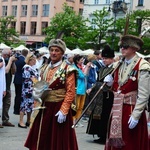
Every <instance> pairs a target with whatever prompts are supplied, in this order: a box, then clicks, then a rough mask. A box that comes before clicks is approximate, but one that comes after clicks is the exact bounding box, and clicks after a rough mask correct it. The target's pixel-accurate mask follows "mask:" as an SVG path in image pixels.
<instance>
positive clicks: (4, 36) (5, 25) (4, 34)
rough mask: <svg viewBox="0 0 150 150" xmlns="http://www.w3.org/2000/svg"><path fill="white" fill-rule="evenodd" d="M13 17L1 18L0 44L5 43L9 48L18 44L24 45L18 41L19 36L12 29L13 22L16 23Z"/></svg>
mask: <svg viewBox="0 0 150 150" xmlns="http://www.w3.org/2000/svg"><path fill="white" fill-rule="evenodd" d="M15 21H16V20H15V19H14V17H13V16H7V17H1V18H0V42H3V43H5V44H7V45H9V46H11V45H12V44H14V43H15V42H17V44H20V43H22V41H20V40H17V38H18V37H19V34H18V33H17V32H16V31H15V29H14V28H11V22H15Z"/></svg>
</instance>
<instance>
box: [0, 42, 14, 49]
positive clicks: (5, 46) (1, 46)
mask: <svg viewBox="0 0 150 150" xmlns="http://www.w3.org/2000/svg"><path fill="white" fill-rule="evenodd" d="M4 48H11V47H9V46H7V45H6V44H4V43H1V44H0V49H4Z"/></svg>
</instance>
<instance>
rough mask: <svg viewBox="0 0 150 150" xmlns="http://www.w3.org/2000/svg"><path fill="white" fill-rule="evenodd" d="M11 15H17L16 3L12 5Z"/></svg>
mask: <svg viewBox="0 0 150 150" xmlns="http://www.w3.org/2000/svg"><path fill="white" fill-rule="evenodd" d="M12 15H13V16H17V5H13V6H12Z"/></svg>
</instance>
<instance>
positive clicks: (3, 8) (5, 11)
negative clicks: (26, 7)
mask: <svg viewBox="0 0 150 150" xmlns="http://www.w3.org/2000/svg"><path fill="white" fill-rule="evenodd" d="M2 13H3V14H2V15H3V16H7V6H3V7H2Z"/></svg>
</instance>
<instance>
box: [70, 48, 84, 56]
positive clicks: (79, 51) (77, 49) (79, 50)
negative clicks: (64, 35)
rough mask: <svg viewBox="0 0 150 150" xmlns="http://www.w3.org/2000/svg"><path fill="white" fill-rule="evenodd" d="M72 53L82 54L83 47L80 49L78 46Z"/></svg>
mask: <svg viewBox="0 0 150 150" xmlns="http://www.w3.org/2000/svg"><path fill="white" fill-rule="evenodd" d="M72 53H73V54H80V55H81V54H82V50H81V49H79V48H76V49H74V50H72Z"/></svg>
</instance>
